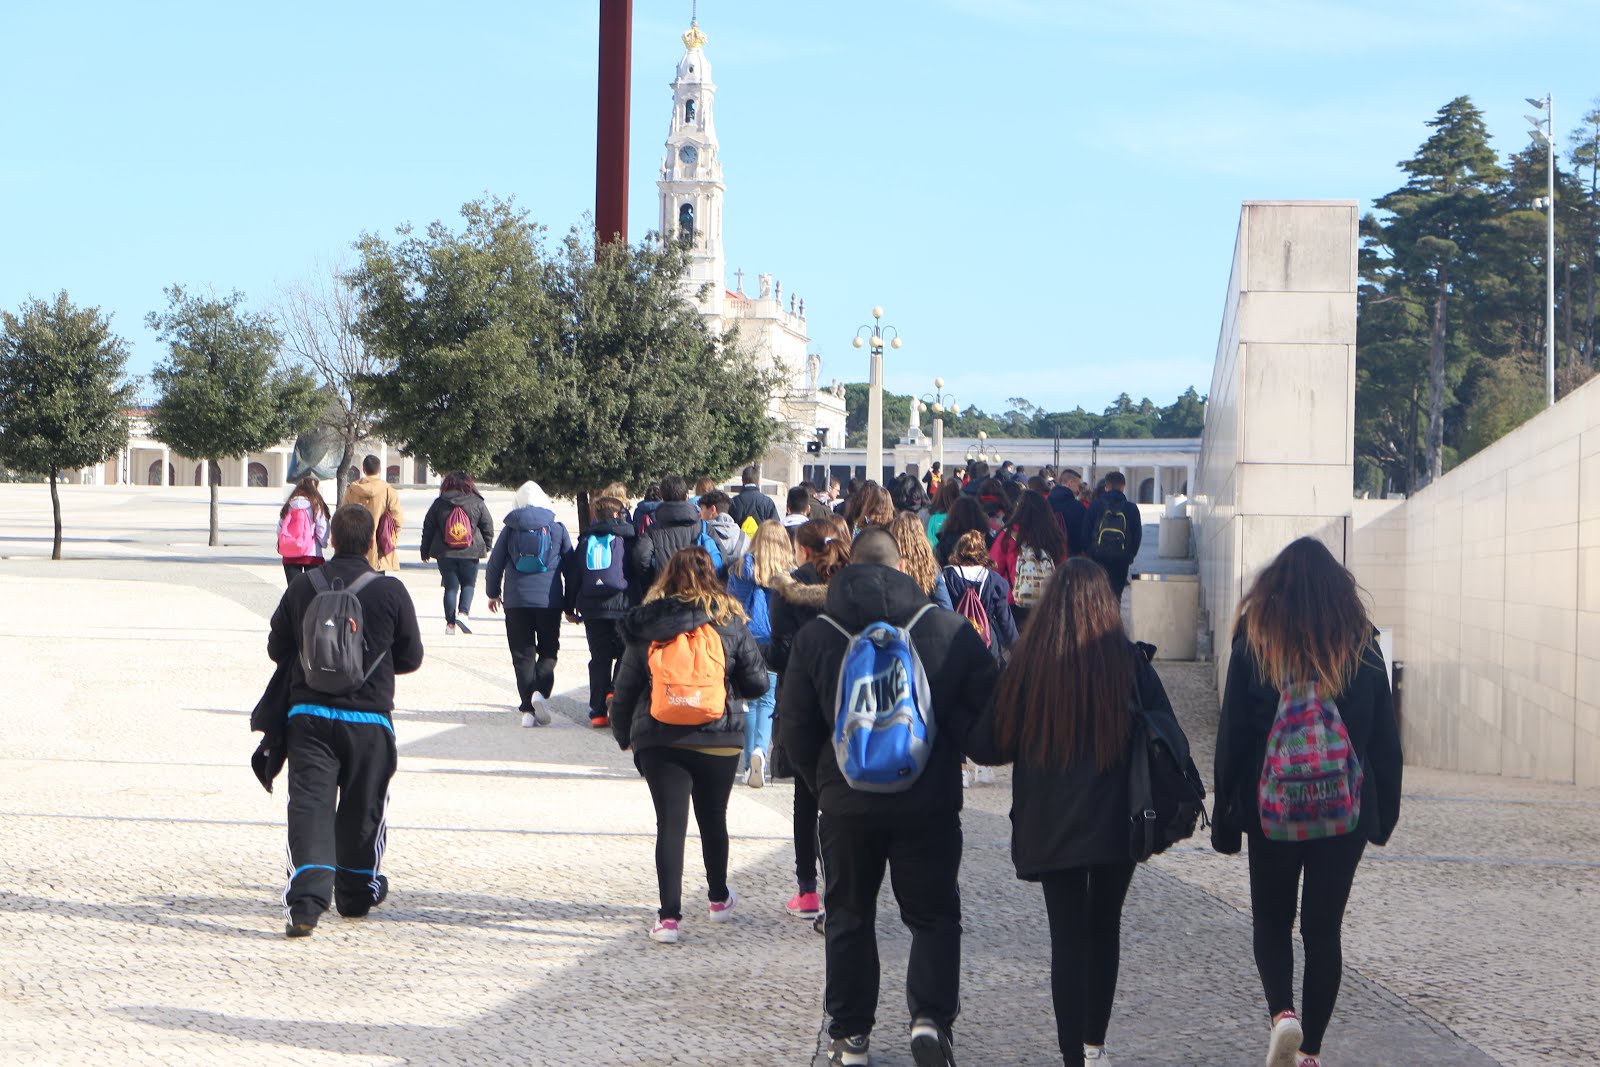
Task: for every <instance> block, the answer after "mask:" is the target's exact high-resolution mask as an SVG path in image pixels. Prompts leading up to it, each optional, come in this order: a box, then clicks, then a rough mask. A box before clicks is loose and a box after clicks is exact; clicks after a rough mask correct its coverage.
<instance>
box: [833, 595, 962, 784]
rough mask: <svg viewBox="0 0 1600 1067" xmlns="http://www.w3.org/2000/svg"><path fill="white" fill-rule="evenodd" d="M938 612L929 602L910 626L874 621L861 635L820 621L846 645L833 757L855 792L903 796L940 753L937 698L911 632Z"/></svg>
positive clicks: (834, 623) (841, 672)
mask: <svg viewBox="0 0 1600 1067" xmlns="http://www.w3.org/2000/svg"><path fill="white" fill-rule="evenodd" d="M932 610H933V605H932V604H927V605H924V606H923V608H922V610H920V611H918V612H917V613H916V614H915V615H913V616H912V617H911V620H910V621H909V622H907V623H906V624H905V626H903V627H902V626H896V625H894V624H893V623H889V622H874V623H872V624H870V625H868V626H867V628H866V629H864V630H862V631H861V632H860V633H855V634H853V633H851V632H850V631H849V630H846V629H845V628H844V627H843V626H841V625H839V623H838V622H837V621H836V620H834V619H832V618H830V617H829V616H827V615H822V616H820V617H821V618H822V619H824V620H826V621H827V623H828V625H829V626H832V627H833V628H834V629H835V630H838V631H839V632H840V633H841V634H843V635H844V636H845V641H846V644H845V649H844V659H843V660H841V661H840V664H839V684H838V688H837V690H836V692H835V696H834V709H835V713H834V720H833V754H834V758H835V759H837V760H838V761H839V771H840V773H841V774H843V775H844V780H845V782H846V783H847V784H848V785H849V786H850V787H851V788H852V789H859V790H861V791H862V792H863V793H903V792H905V791H906V790H907V789H910V788H911V787H912V786H913V785H915V784H916V781H917V779H918V778H919V777H921V775H922V772H923V769H924V768H926V767H927V765H928V759H929V757H930V756H931V755H932V754H933V741H934V737H935V735H936V733H937V731H936V728H935V723H934V719H933V698H932V694H931V692H930V690H929V688H928V675H927V672H926V671H924V670H923V669H922V658H921V657H920V656H918V655H917V649H916V646H915V645H914V644H913V643H912V641H911V631H912V630H913V629H914V628H915V627H916V625H917V623H918V622H920V621H922V617H923V616H924V615H926V614H927V613H928V612H930V611H932Z"/></svg>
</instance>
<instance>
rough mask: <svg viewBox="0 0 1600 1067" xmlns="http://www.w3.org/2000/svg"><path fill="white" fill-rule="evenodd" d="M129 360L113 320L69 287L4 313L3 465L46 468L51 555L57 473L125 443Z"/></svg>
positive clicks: (55, 546)
mask: <svg viewBox="0 0 1600 1067" xmlns="http://www.w3.org/2000/svg"><path fill="white" fill-rule="evenodd" d="M127 361H128V348H127V343H126V342H125V341H123V339H122V338H121V337H118V336H117V335H116V334H114V333H112V332H111V322H110V320H109V319H108V318H106V317H105V316H104V315H102V314H100V309H99V308H78V307H74V306H73V304H72V302H71V300H69V299H68V298H67V294H66V292H65V291H62V292H59V293H57V294H56V295H55V298H54V299H53V300H51V301H44V300H30V301H28V302H27V303H26V304H24V305H23V306H22V308H21V310H20V311H19V312H18V313H17V314H15V315H13V314H11V313H10V312H0V464H4V465H6V466H9V467H13V468H15V469H18V470H23V471H43V472H46V473H48V474H49V476H50V508H51V511H52V513H53V515H54V518H55V538H54V541H53V542H52V546H51V550H50V558H51V559H60V558H61V496H60V493H59V491H58V490H57V487H56V477H57V472H59V471H61V470H70V469H73V468H78V467H88V466H91V465H93V464H96V463H102V462H104V461H105V460H106V459H108V458H110V457H111V456H112V455H115V454H116V453H117V452H118V451H120V450H121V449H122V447H123V446H124V445H126V444H127V443H128V414H127V410H128V406H129V405H130V404H131V403H132V402H133V387H132V386H131V385H129V384H128V383H127V382H126V381H125V380H124V379H123V376H122V371H123V367H124V366H125V365H126V364H127Z"/></svg>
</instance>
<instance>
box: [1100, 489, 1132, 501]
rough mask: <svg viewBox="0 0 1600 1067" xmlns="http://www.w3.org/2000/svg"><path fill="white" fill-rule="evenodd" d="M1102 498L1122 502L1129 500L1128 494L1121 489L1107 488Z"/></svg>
mask: <svg viewBox="0 0 1600 1067" xmlns="http://www.w3.org/2000/svg"><path fill="white" fill-rule="evenodd" d="M1102 499H1105V500H1110V501H1112V502H1114V503H1118V504H1122V503H1126V502H1127V500H1128V494H1126V493H1124V492H1123V491H1122V490H1121V489H1107V490H1106V491H1105V493H1104V495H1103V497H1102Z"/></svg>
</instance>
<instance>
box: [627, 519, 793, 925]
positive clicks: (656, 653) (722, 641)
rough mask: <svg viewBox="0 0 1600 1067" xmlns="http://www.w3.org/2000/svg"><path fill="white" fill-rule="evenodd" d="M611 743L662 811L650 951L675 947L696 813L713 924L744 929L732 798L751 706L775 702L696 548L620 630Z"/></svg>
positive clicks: (674, 560) (762, 665) (748, 640)
mask: <svg viewBox="0 0 1600 1067" xmlns="http://www.w3.org/2000/svg"><path fill="white" fill-rule="evenodd" d="M620 625H621V629H622V636H623V639H624V640H625V641H626V643H627V651H626V652H624V653H623V655H622V664H621V666H620V667H618V669H617V682H616V697H615V699H614V700H613V701H612V703H611V732H612V735H613V736H614V737H615V738H616V739H617V744H618V745H620V746H621V747H622V749H623V751H625V752H626V751H628V750H629V749H631V750H632V751H633V761H634V765H635V766H636V767H638V769H639V773H640V774H641V775H643V776H644V780H645V784H646V785H648V786H649V788H650V799H651V801H652V803H654V805H655V809H656V883H657V886H658V888H659V891H660V897H661V907H660V910H659V912H658V913H657V919H656V922H655V925H654V926H652V927H651V930H650V940H652V941H655V942H658V943H661V944H668V945H670V944H676V943H677V941H678V924H679V923H680V922H681V921H682V920H683V848H684V837H685V834H686V833H687V832H688V826H689V806H690V804H691V803H692V804H693V805H694V817H695V823H696V825H698V826H699V828H700V850H701V854H702V856H703V858H704V860H705V868H706V888H707V899H708V900H709V908H708V912H707V914H708V917H709V918H710V920H711V921H712V922H728V921H730V920H731V919H732V918H733V907H734V904H735V901H736V897H735V895H734V891H733V889H732V888H731V887H730V886H729V885H728V794H729V793H730V792H731V791H732V789H733V776H734V771H735V769H736V768H737V766H738V763H739V741H740V735H741V733H742V732H743V730H744V715H743V713H742V712H740V710H739V704H738V702H739V701H740V700H753V699H755V698H756V697H759V696H761V695H762V694H763V693H765V692H766V690H767V664H766V661H765V660H764V659H763V658H762V656H761V652H760V650H759V649H758V648H757V647H756V642H755V638H753V637H751V636H750V630H749V628H748V627H747V626H746V625H745V622H744V613H743V612H742V611H741V610H740V608H739V602H738V601H737V600H736V599H734V598H733V597H732V596H730V595H729V594H728V592H727V591H726V590H725V589H724V588H723V585H722V581H721V579H719V578H718V577H717V574H716V570H715V569H714V568H713V567H712V566H711V557H710V556H709V555H707V554H706V552H705V550H704V549H702V548H699V547H697V546H691V547H689V548H685V549H683V550H681V551H679V552H676V553H674V554H673V555H672V557H671V558H670V559H668V560H667V564H666V566H665V567H664V568H663V570H662V572H661V577H660V578H659V579H658V580H657V581H656V584H655V585H654V586H652V587H651V589H650V592H649V593H647V594H646V595H645V602H644V603H643V604H641V605H640V606H639V607H637V608H635V609H634V610H632V611H630V612H629V613H628V614H627V616H626V617H624V618H623V620H622V622H621V624H620Z"/></svg>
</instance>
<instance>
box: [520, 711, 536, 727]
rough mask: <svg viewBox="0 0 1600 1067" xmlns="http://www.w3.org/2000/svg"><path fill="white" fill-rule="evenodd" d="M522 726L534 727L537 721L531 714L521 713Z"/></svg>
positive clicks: (529, 712) (527, 712) (528, 712)
mask: <svg viewBox="0 0 1600 1067" xmlns="http://www.w3.org/2000/svg"><path fill="white" fill-rule="evenodd" d="M522 725H523V726H534V725H537V720H536V719H534V717H533V712H531V711H525V712H523V713H522Z"/></svg>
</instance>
